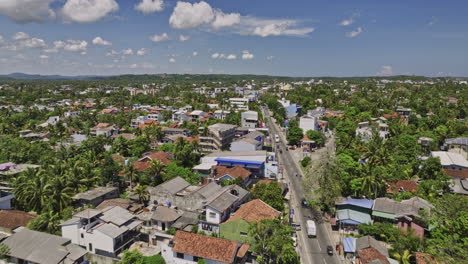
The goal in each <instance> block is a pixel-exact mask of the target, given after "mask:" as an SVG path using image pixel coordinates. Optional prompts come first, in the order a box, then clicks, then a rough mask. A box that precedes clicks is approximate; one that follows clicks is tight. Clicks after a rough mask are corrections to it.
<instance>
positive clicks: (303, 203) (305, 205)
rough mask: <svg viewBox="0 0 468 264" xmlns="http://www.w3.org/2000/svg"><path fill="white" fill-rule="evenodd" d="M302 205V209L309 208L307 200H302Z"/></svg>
mask: <svg viewBox="0 0 468 264" xmlns="http://www.w3.org/2000/svg"><path fill="white" fill-rule="evenodd" d="M301 205H302V207H307V200H306V199H305V198H303V199H302V201H301Z"/></svg>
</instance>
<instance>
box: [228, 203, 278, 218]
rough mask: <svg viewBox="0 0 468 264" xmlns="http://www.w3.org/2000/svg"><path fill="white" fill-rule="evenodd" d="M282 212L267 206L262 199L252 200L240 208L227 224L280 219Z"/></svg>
mask: <svg viewBox="0 0 468 264" xmlns="http://www.w3.org/2000/svg"><path fill="white" fill-rule="evenodd" d="M280 215H281V212H279V211H278V210H276V209H274V208H273V207H271V206H269V205H268V204H266V203H265V202H264V201H262V200H260V199H256V200H252V201H250V202H248V203H245V204H244V205H242V206H241V208H239V210H237V211H236V212H235V214H234V215H233V216H231V217H230V218H229V219H228V220H227V222H230V221H233V220H237V219H244V220H245V221H247V222H259V221H261V220H263V219H273V218H279V217H280Z"/></svg>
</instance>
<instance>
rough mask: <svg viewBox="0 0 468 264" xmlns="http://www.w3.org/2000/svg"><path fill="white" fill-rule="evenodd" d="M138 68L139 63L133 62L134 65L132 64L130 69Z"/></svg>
mask: <svg viewBox="0 0 468 264" xmlns="http://www.w3.org/2000/svg"><path fill="white" fill-rule="evenodd" d="M136 68H138V65H137V64H132V65H130V69H136Z"/></svg>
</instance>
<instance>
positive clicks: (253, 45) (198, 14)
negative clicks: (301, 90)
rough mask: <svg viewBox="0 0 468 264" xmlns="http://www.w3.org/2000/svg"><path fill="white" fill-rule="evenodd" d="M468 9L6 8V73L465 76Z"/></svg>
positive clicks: (164, 0) (159, 1)
mask: <svg viewBox="0 0 468 264" xmlns="http://www.w3.org/2000/svg"><path fill="white" fill-rule="evenodd" d="M467 14H468V1H466V0H447V1H441V0H411V1H408V0H392V1H376V0H354V1H349V0H291V1H285V0H218V1H214V0H205V1H188V0H187V1H174V0H0V74H8V73H12V72H25V73H34V74H63V75H90V74H91V75H110V74H123V73H229V74H242V73H252V74H269V75H288V76H363V75H394V74H418V75H426V76H446V75H451V76H468V48H467V47H468V15H467Z"/></svg>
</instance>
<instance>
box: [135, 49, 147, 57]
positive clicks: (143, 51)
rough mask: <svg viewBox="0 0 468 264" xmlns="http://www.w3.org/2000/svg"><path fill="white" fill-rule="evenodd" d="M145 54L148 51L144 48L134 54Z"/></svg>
mask: <svg viewBox="0 0 468 264" xmlns="http://www.w3.org/2000/svg"><path fill="white" fill-rule="evenodd" d="M147 53H148V50H147V49H145V48H141V49H139V50H137V52H136V54H137V55H138V56H144V55H146V54H147Z"/></svg>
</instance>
